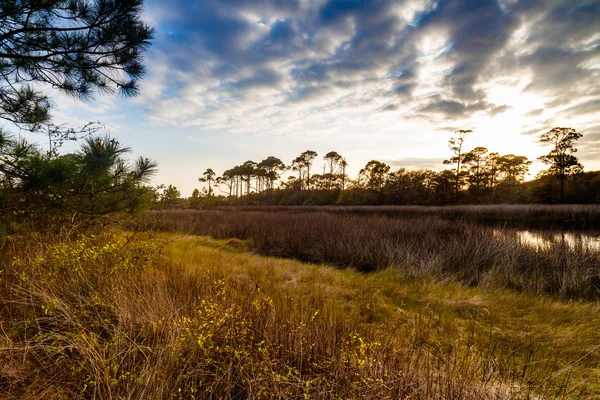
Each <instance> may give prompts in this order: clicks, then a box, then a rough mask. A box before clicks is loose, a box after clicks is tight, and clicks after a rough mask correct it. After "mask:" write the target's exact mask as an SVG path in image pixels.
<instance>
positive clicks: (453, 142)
mask: <svg viewBox="0 0 600 400" xmlns="http://www.w3.org/2000/svg"><path fill="white" fill-rule="evenodd" d="M454 133H455V134H456V136H454V137H453V138H451V139H450V140H449V141H448V147H450V150H452V152H453V153H454V156H452V157H450V159H448V160H444V164H456V172H455V175H456V177H455V182H454V199H455V200H456V201H458V192H459V190H460V187H461V178H462V175H461V170H460V167H461V163H462V162H463V159H464V154H463V144H464V142H465V139H466V138H467V136H469V135H470V134H471V133H473V131H472V130H470V129H459V130H457V131H456V132H454Z"/></svg>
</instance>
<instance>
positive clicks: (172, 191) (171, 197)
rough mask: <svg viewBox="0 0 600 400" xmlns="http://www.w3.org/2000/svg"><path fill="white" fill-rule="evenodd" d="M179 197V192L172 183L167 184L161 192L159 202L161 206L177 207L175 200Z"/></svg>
mask: <svg viewBox="0 0 600 400" xmlns="http://www.w3.org/2000/svg"><path fill="white" fill-rule="evenodd" d="M180 197H181V192H180V191H179V190H178V189H177V188H176V187H175V186H173V185H169V186H168V187H167V188H166V189H165V190H164V191H163V192H162V194H161V196H160V202H161V204H162V206H163V208H168V209H174V208H177V202H178V200H179V198H180Z"/></svg>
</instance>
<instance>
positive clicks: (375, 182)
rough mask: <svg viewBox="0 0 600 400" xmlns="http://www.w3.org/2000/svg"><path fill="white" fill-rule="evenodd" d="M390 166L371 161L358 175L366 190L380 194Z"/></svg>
mask: <svg viewBox="0 0 600 400" xmlns="http://www.w3.org/2000/svg"><path fill="white" fill-rule="evenodd" d="M389 171H390V166H389V165H387V164H385V163H382V162H381V161H377V160H371V161H369V162H368V163H367V164H366V165H365V167H364V168H363V169H361V170H360V172H359V173H358V175H359V177H360V178H361V181H364V184H365V185H366V187H367V188H369V189H372V190H376V191H378V192H380V191H381V190H382V189H383V186H384V184H385V179H386V175H387V173H388V172H389Z"/></svg>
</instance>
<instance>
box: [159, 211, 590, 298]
mask: <svg viewBox="0 0 600 400" xmlns="http://www.w3.org/2000/svg"><path fill="white" fill-rule="evenodd" d="M155 229H158V230H163V231H171V232H184V233H191V234H196V235H209V236H212V237H215V238H239V239H244V240H245V239H248V240H249V245H250V246H251V248H252V249H253V250H254V251H256V252H257V253H259V254H262V255H267V256H277V257H286V258H295V259H298V260H302V261H307V262H312V263H328V264H332V265H335V266H338V267H352V268H356V269H358V270H361V271H374V270H380V269H384V268H395V269H397V270H398V271H400V272H401V273H403V274H407V275H409V276H413V277H421V276H434V277H438V278H440V279H447V278H452V279H456V280H458V281H460V282H462V283H464V284H466V285H478V286H483V287H488V288H511V289H516V290H519V291H533V292H536V293H545V294H550V295H554V296H560V297H563V298H573V299H587V300H597V299H598V298H599V297H600V252H598V250H597V249H594V248H593V247H588V246H586V245H585V242H581V243H580V244H579V245H577V246H575V247H572V246H571V245H570V244H568V243H565V242H561V241H555V242H553V243H551V245H549V246H546V247H543V248H534V247H531V246H527V245H526V244H524V243H522V242H521V241H520V239H519V238H518V237H517V236H516V235H510V234H503V235H498V234H497V231H496V230H495V229H493V228H492V227H485V226H480V225H474V224H470V223H468V222H465V221H460V220H446V219H441V218H438V217H435V216H428V217H421V218H387V217H381V216H356V215H346V214H344V215H338V214H332V213H327V212H309V213H286V212H275V213H273V212H264V211H232V210H227V211H174V212H168V213H163V214H161V215H160V217H159V218H158V222H157V225H156V226H155Z"/></svg>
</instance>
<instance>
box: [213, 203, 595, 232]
mask: <svg viewBox="0 0 600 400" xmlns="http://www.w3.org/2000/svg"><path fill="white" fill-rule="evenodd" d="M218 209H220V210H223V211H264V212H270V213H279V212H281V213H310V212H316V213H322V212H326V213H331V214H337V215H356V216H361V215H362V216H379V217H390V218H417V219H418V218H428V217H437V218H440V219H446V220H459V221H467V222H476V223H502V224H508V225H518V226H519V227H526V228H535V227H548V226H562V227H575V228H578V229H594V228H600V205H598V204H487V205H456V206H294V207H286V206H227V207H220V208H218Z"/></svg>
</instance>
